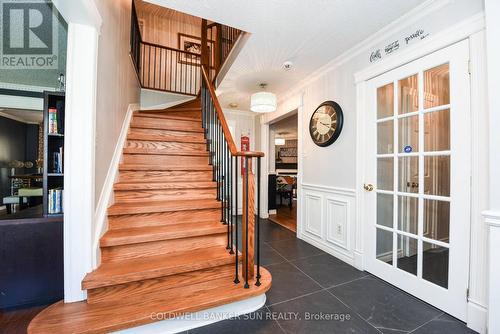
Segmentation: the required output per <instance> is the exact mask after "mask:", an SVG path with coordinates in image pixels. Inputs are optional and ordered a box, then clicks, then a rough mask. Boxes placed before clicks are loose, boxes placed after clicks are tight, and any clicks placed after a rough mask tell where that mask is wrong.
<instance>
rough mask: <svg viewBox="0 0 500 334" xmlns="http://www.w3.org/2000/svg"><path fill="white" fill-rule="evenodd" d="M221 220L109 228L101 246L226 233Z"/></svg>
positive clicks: (101, 241)
mask: <svg viewBox="0 0 500 334" xmlns="http://www.w3.org/2000/svg"><path fill="white" fill-rule="evenodd" d="M226 232H227V226H226V225H223V224H222V223H221V222H218V221H217V222H203V223H190V224H188V223H181V224H174V225H166V226H147V227H137V228H125V229H115V230H108V231H107V232H106V233H105V234H104V235H103V236H102V238H101V240H100V246H101V247H110V246H118V245H128V244H135V243H142V242H150V241H159V240H169V239H180V238H187V237H194V236H202V235H211V234H219V233H226Z"/></svg>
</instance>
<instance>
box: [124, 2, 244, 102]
mask: <svg viewBox="0 0 500 334" xmlns="http://www.w3.org/2000/svg"><path fill="white" fill-rule="evenodd" d="M200 34H201V47H200V50H201V52H200V53H193V52H188V51H184V50H179V49H176V48H172V47H168V46H164V45H159V44H155V43H151V42H147V41H144V39H143V36H142V32H141V29H140V26H139V20H138V17H137V9H136V6H135V1H133V2H132V15H131V29H130V56H131V59H132V62H133V64H134V67H135V70H136V73H137V76H138V79H139V82H140V84H141V87H142V88H147V89H154V90H160V91H165V92H172V93H180V94H186V95H192V96H195V95H198V93H199V91H200V86H201V79H202V73H201V65H202V64H204V65H206V68H207V71H208V73H207V74H208V76H209V78H210V79H211V80H212V81H213V80H214V79H215V78H216V77H217V74H218V73H219V71H220V69H221V68H222V66H223V64H224V62H225V60H226V59H227V57H228V55H229V54H230V52H231V49H232V48H233V47H234V45H235V43H236V41H237V39H238V37H239V36H240V34H241V31H240V30H238V29H235V28H232V27H228V26H225V25H222V24H219V23H212V24H207V21H206V20H202V27H201V31H200Z"/></svg>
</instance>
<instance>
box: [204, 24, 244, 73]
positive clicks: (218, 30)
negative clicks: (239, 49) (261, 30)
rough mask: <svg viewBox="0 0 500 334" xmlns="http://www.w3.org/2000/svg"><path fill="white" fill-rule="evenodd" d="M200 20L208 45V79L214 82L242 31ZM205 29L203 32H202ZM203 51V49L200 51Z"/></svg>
mask: <svg viewBox="0 0 500 334" xmlns="http://www.w3.org/2000/svg"><path fill="white" fill-rule="evenodd" d="M204 21H205V22H202V36H203V35H206V37H207V41H206V43H207V44H208V45H209V46H210V49H209V50H208V54H209V57H208V59H207V63H206V64H208V65H209V66H208V69H209V70H208V71H207V73H208V74H209V78H210V80H212V82H214V80H215V78H217V74H219V72H220V70H221V68H222V66H223V65H224V62H225V61H226V59H227V58H228V56H229V53H230V52H231V50H232V49H233V47H234V45H235V44H236V41H237V40H238V38H239V37H240V35H241V34H242V33H243V32H242V31H241V30H239V29H236V28H233V27H229V26H226V25H223V24H220V23H216V22H214V23H210V24H208V23H207V22H206V20H204ZM203 31H205V34H204V33H203ZM202 52H203V51H202Z"/></svg>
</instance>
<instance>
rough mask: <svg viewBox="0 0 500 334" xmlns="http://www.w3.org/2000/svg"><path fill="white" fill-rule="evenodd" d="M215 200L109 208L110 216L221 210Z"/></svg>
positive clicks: (162, 202)
mask: <svg viewBox="0 0 500 334" xmlns="http://www.w3.org/2000/svg"><path fill="white" fill-rule="evenodd" d="M220 206H221V203H220V202H219V201H217V200H215V199H213V200H212V199H194V200H181V201H150V202H146V203H117V204H113V205H112V206H110V207H109V208H108V215H111V216H116V215H124V214H134V213H149V212H169V211H188V210H197V209H215V208H220Z"/></svg>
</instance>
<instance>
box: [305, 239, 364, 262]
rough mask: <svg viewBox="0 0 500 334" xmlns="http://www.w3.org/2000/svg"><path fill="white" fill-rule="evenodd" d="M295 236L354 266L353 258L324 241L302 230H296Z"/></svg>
mask: <svg viewBox="0 0 500 334" xmlns="http://www.w3.org/2000/svg"><path fill="white" fill-rule="evenodd" d="M297 238H299V239H301V240H304V241H305V242H307V243H309V244H311V245H313V246H314V247H317V248H319V249H321V250H323V251H325V252H327V253H328V254H330V255H332V256H335V257H336V258H337V259H339V260H341V261H344V262H345V263H347V264H349V265H351V266H355V263H354V258H353V257H352V256H350V255H348V254H346V253H343V252H341V251H339V250H337V249H335V248H333V247H331V246H330V245H328V244H327V243H326V242H325V241H322V240H318V239H314V238H312V237H310V236H309V235H307V234H305V233H303V232H298V233H297Z"/></svg>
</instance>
